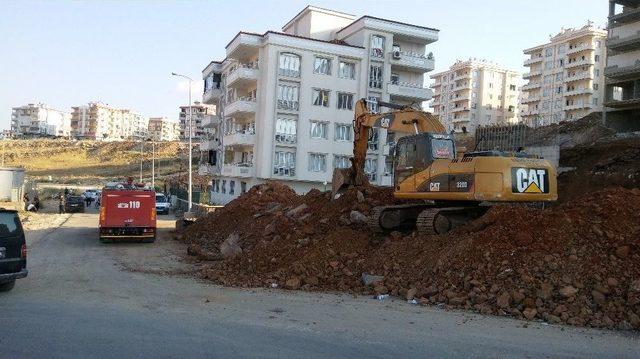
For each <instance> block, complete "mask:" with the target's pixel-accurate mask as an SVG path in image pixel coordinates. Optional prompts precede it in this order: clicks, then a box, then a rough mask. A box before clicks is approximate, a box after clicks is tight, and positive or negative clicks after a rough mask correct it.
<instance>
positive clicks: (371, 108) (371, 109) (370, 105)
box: [367, 96, 380, 113]
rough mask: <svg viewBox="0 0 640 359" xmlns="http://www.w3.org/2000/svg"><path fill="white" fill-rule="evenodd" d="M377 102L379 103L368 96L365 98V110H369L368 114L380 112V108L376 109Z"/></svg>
mask: <svg viewBox="0 0 640 359" xmlns="http://www.w3.org/2000/svg"><path fill="white" fill-rule="evenodd" d="M378 102H380V101H379V99H378V98H377V97H375V96H369V97H368V98H367V109H368V110H369V112H372V113H378V111H379V110H380V108H379V107H378Z"/></svg>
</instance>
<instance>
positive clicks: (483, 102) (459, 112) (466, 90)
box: [431, 59, 520, 133]
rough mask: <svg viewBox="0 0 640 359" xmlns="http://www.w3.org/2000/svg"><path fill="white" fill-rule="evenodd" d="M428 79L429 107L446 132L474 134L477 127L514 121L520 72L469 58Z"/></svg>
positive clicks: (516, 112) (515, 119) (515, 120)
mask: <svg viewBox="0 0 640 359" xmlns="http://www.w3.org/2000/svg"><path fill="white" fill-rule="evenodd" d="M431 79H432V80H434V83H433V84H431V87H432V88H433V89H434V94H433V102H432V103H431V107H433V113H434V115H436V116H438V118H439V119H440V122H442V124H443V125H444V126H445V127H446V128H447V130H448V131H454V132H465V131H466V132H470V133H474V132H475V129H476V128H477V127H478V126H488V125H496V124H506V123H515V122H517V115H518V109H517V108H518V98H519V93H520V89H519V87H520V86H519V81H520V73H518V72H516V71H511V70H507V69H505V68H503V67H500V66H498V65H497V64H494V63H492V62H488V61H484V60H475V59H469V60H467V61H457V62H456V63H455V64H453V65H452V66H451V67H450V68H449V70H447V71H443V72H440V73H437V74H433V75H431Z"/></svg>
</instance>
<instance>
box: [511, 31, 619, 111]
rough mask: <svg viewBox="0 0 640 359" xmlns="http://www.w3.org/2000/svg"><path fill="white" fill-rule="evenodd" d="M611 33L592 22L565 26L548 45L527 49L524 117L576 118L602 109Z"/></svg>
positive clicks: (524, 76) (522, 109)
mask: <svg viewBox="0 0 640 359" xmlns="http://www.w3.org/2000/svg"><path fill="white" fill-rule="evenodd" d="M606 37H607V32H606V31H605V30H602V29H599V28H597V27H595V26H593V24H592V23H588V24H587V25H586V26H584V27H582V28H580V29H563V30H562V31H561V32H560V33H559V34H557V35H555V36H553V37H551V38H550V41H549V42H548V43H546V44H542V45H539V46H535V47H532V48H529V49H526V50H524V53H525V55H527V56H528V57H529V58H527V59H526V61H525V62H524V65H525V66H526V67H528V68H529V72H528V73H525V74H524V75H523V78H524V79H525V80H528V83H527V84H525V85H524V86H522V99H521V105H522V106H521V108H520V116H521V119H522V121H523V122H525V123H537V124H549V123H558V122H559V121H564V120H575V119H578V118H581V117H583V116H585V115H587V114H589V113H591V112H594V111H601V110H602V104H603V102H604V68H605V62H606V61H605V58H606V46H605V40H606Z"/></svg>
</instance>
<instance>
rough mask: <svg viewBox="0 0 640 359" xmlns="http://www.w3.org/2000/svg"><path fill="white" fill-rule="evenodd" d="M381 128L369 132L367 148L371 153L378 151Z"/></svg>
mask: <svg viewBox="0 0 640 359" xmlns="http://www.w3.org/2000/svg"><path fill="white" fill-rule="evenodd" d="M379 130H380V129H379V128H372V129H370V130H369V138H368V139H367V147H368V148H369V149H370V150H371V151H377V150H378V139H379V136H380V131H379Z"/></svg>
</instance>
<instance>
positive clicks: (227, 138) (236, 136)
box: [222, 130, 256, 146]
mask: <svg viewBox="0 0 640 359" xmlns="http://www.w3.org/2000/svg"><path fill="white" fill-rule="evenodd" d="M222 143H224V145H225V146H236V145H237V146H254V145H255V144H256V134H255V131H251V130H249V131H234V132H231V133H228V134H225V135H224V137H223V138H222Z"/></svg>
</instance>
